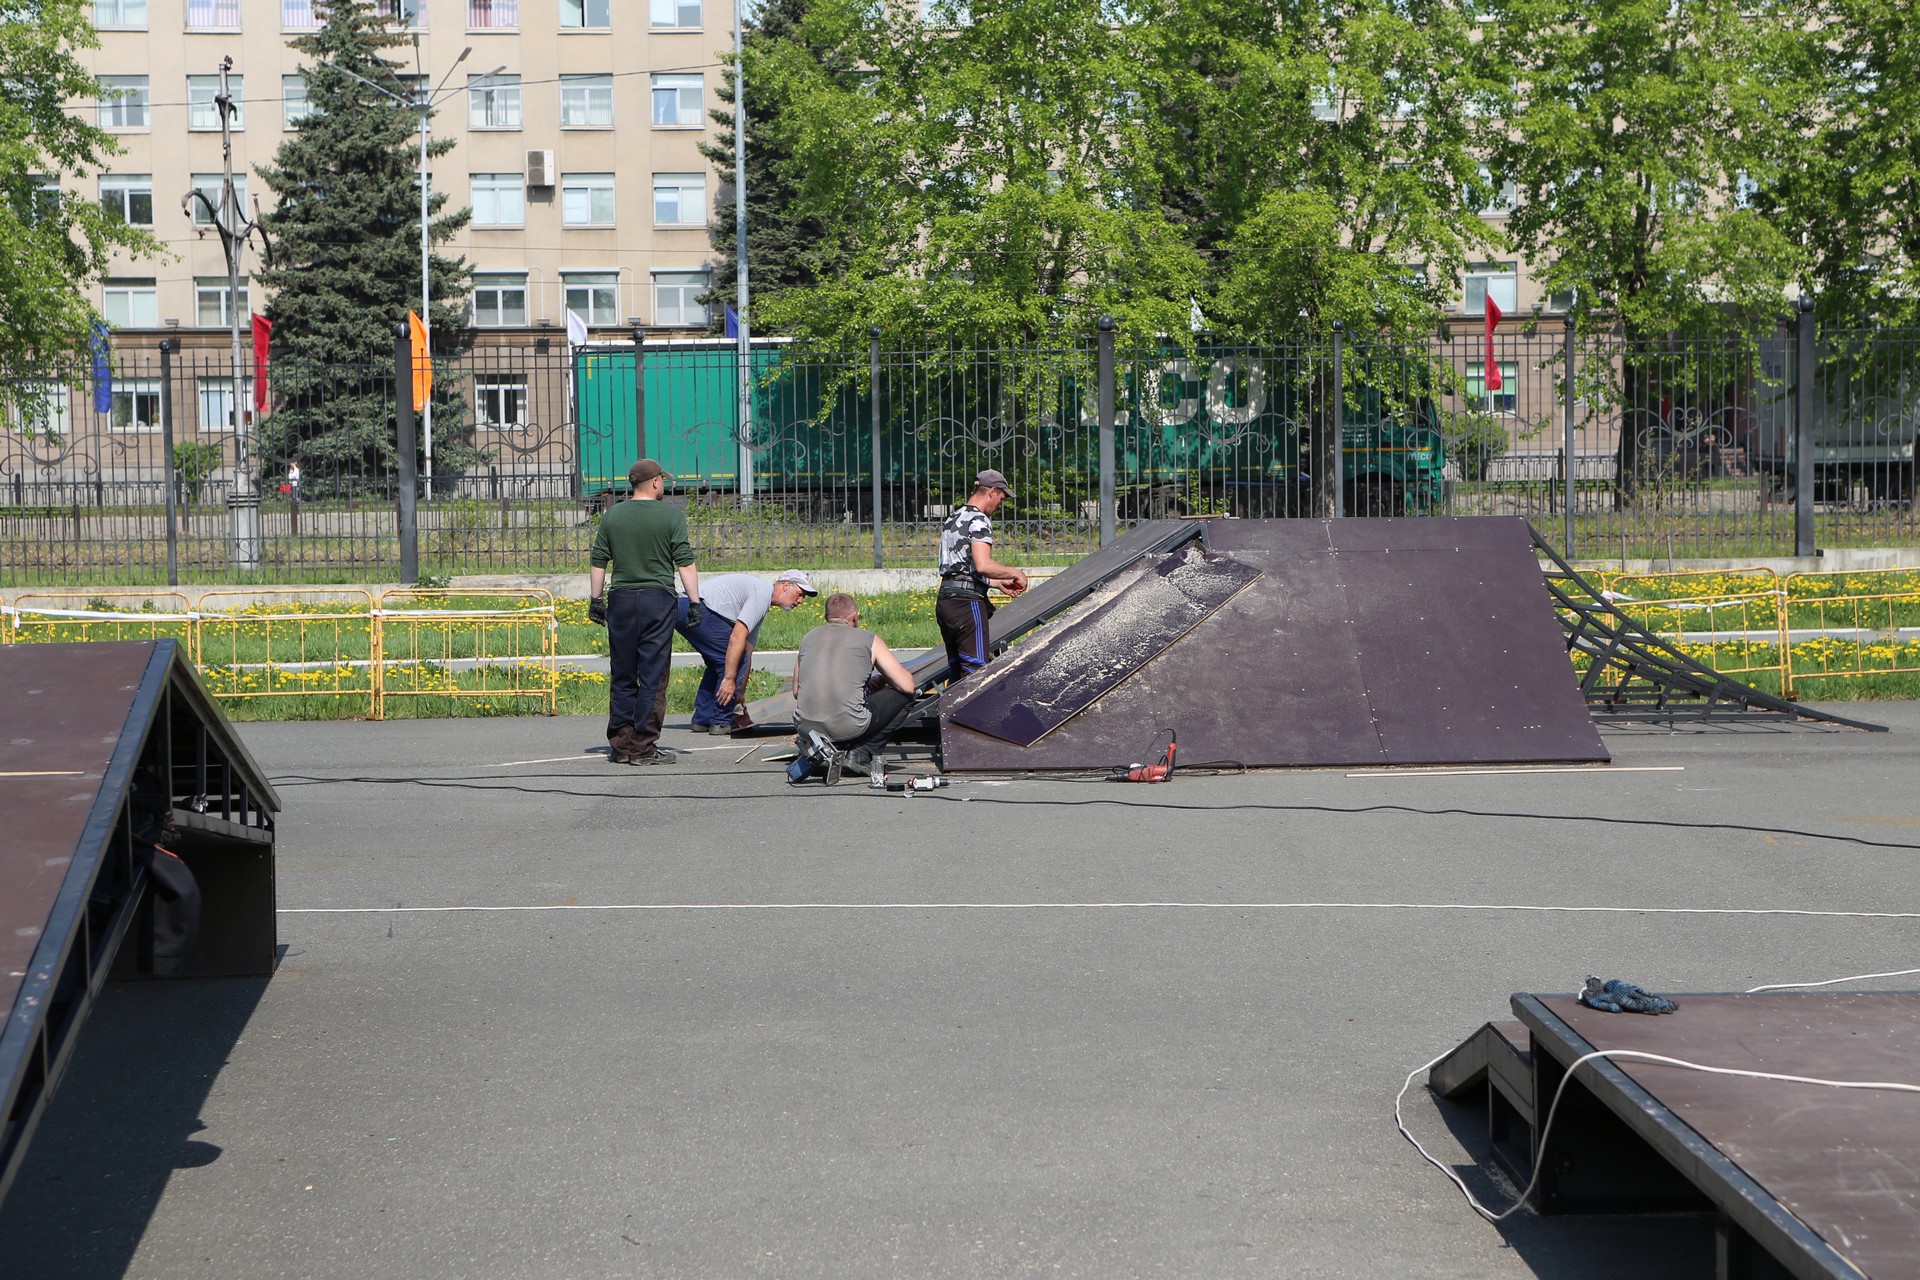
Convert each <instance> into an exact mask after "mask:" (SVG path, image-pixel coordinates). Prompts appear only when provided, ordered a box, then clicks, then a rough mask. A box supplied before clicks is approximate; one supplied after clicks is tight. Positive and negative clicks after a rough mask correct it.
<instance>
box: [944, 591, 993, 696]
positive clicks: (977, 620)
mask: <svg viewBox="0 0 1920 1280" xmlns="http://www.w3.org/2000/svg"><path fill="white" fill-rule="evenodd" d="M992 616H993V606H992V605H990V604H988V603H987V602H986V601H985V600H983V599H981V598H980V597H978V596H941V597H939V598H938V599H936V600H935V601H934V603H933V617H934V620H935V621H936V622H938V623H939V624H940V638H941V639H942V640H945V641H946V642H947V683H948V684H952V683H954V682H955V681H956V680H959V679H962V678H963V677H965V676H970V675H972V674H973V673H974V672H976V671H978V670H979V669H980V668H982V667H984V666H986V665H987V619H988V618H991V617H992Z"/></svg>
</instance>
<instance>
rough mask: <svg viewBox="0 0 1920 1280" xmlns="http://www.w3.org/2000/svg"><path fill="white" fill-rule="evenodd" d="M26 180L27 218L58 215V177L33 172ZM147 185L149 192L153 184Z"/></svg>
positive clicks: (41, 219)
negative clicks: (27, 192)
mask: <svg viewBox="0 0 1920 1280" xmlns="http://www.w3.org/2000/svg"><path fill="white" fill-rule="evenodd" d="M27 182H28V184H29V185H30V186H31V189H32V190H31V193H30V195H29V196H28V200H29V201H30V203H29V204H28V206H27V218H28V220H29V221H31V222H35V223H40V222H45V221H46V220H47V219H49V218H53V217H56V216H58V215H59V213H60V199H61V195H62V192H61V188H60V179H58V178H55V177H51V176H49V175H47V174H44V173H35V174H29V175H28V176H27ZM147 186H148V189H149V192H151V189H152V186H153V184H152V183H151V182H149V183H148V184H147ZM148 198H149V200H151V198H152V197H151V194H149V197H148Z"/></svg>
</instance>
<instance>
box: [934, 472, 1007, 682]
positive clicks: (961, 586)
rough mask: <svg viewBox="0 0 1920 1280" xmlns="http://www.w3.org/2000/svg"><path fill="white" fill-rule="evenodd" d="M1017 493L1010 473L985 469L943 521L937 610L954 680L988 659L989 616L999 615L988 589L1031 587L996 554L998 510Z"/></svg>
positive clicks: (936, 601)
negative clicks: (962, 502)
mask: <svg viewBox="0 0 1920 1280" xmlns="http://www.w3.org/2000/svg"><path fill="white" fill-rule="evenodd" d="M1012 497H1013V488H1012V486H1010V485H1008V484H1007V478H1006V477H1005V476H1004V475H1001V474H1000V473H999V472H998V471H982V472H981V473H980V474H979V475H978V476H976V477H974V481H973V496H972V497H970V498H968V499H967V501H966V504H965V505H964V506H961V507H959V508H957V509H956V510H955V511H954V513H953V514H952V515H950V516H948V517H947V519H946V523H944V524H942V525H941V526H940V594H939V597H938V598H937V599H936V600H935V601H934V605H933V616H934V619H935V621H937V622H938V623H939V624H940V638H941V639H942V640H945V641H946V644H947V683H948V684H952V683H953V682H954V681H956V680H959V679H961V678H962V677H963V676H968V675H972V674H973V673H974V672H976V671H978V670H979V669H980V668H982V667H984V666H986V665H987V657H988V654H987V619H988V618H991V617H992V616H993V605H992V604H990V603H988V601H987V589H988V588H989V587H998V588H1000V589H1001V590H1002V591H1004V592H1006V593H1007V594H1008V595H1010V596H1017V595H1019V594H1020V593H1021V592H1022V591H1025V590H1026V589H1027V575H1026V574H1025V573H1024V572H1022V571H1021V570H1019V569H1012V568H1009V567H1007V566H1006V565H1003V564H1001V563H1000V562H999V561H998V560H995V559H994V558H993V515H994V513H995V512H996V511H998V510H1000V505H1001V504H1002V503H1004V502H1006V501H1007V500H1008V499H1010V498H1012Z"/></svg>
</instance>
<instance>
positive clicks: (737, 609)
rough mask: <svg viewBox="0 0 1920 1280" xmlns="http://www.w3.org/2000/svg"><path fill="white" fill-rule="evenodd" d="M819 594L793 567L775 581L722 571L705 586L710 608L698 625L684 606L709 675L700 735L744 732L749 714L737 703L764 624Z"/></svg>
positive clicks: (698, 702) (699, 708) (699, 701)
mask: <svg viewBox="0 0 1920 1280" xmlns="http://www.w3.org/2000/svg"><path fill="white" fill-rule="evenodd" d="M819 594H820V593H819V592H818V591H815V590H814V589H813V583H812V581H810V580H809V579H808V577H807V575H806V574H804V573H802V572H801V571H800V570H798V569H789V570H787V571H786V572H785V573H783V574H781V575H780V576H779V577H777V578H775V579H774V580H773V581H772V582H768V581H766V580H765V579H764V578H757V577H755V576H754V575H753V574H751V573H722V574H718V575H716V576H714V577H711V578H707V579H705V580H704V581H702V582H701V584H700V598H701V600H702V601H703V602H704V604H705V606H706V607H705V608H704V609H702V610H699V611H698V612H699V613H701V614H703V615H704V616H702V617H701V618H699V620H698V621H696V622H691V623H690V622H688V621H686V619H685V615H686V614H687V613H689V612H692V610H691V608H690V606H688V605H686V604H685V602H682V605H681V612H682V615H683V616H682V618H681V620H680V622H679V624H678V627H679V631H680V634H681V635H683V636H685V637H686V638H687V643H688V644H690V645H692V646H693V647H694V651H695V652H697V653H698V654H699V655H700V656H701V658H703V659H705V661H706V664H707V671H706V674H705V675H704V676H702V677H701V680H700V692H699V693H697V694H695V695H694V699H693V726H692V727H693V731H694V732H695V733H732V732H733V731H734V730H735V729H744V728H746V727H747V725H746V714H745V712H744V711H736V709H735V707H736V704H738V703H742V702H745V701H746V696H745V695H746V692H747V671H748V668H749V667H750V666H752V663H753V650H754V648H755V646H757V645H758V644H759V643H760V624H761V623H762V622H765V621H766V618H767V613H768V611H769V610H771V609H776V608H777V609H791V608H793V607H794V606H795V605H797V604H799V603H800V602H801V601H802V600H804V599H805V598H806V597H808V596H817V595H819Z"/></svg>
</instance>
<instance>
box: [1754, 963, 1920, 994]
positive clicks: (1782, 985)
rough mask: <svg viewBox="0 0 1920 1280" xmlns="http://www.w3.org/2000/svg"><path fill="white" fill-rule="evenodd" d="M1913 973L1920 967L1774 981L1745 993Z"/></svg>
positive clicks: (1821, 985)
mask: <svg viewBox="0 0 1920 1280" xmlns="http://www.w3.org/2000/svg"><path fill="white" fill-rule="evenodd" d="M1913 973H1920V969H1895V970H1893V971H1892V972H1890V973H1855V974H1849V975H1848V976H1847V977H1844V978H1828V979H1826V980H1824V981H1821V982H1774V983H1770V984H1768V985H1767V986H1764V987H1748V988H1747V990H1746V992H1745V994H1747V995H1753V994H1755V993H1756V992H1760V991H1786V990H1788V989H1790V988H1794V987H1831V986H1833V985H1834V984H1836V983H1840V982H1860V981H1862V980H1863V979H1866V978H1904V977H1906V976H1907V975H1908V974H1913Z"/></svg>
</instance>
